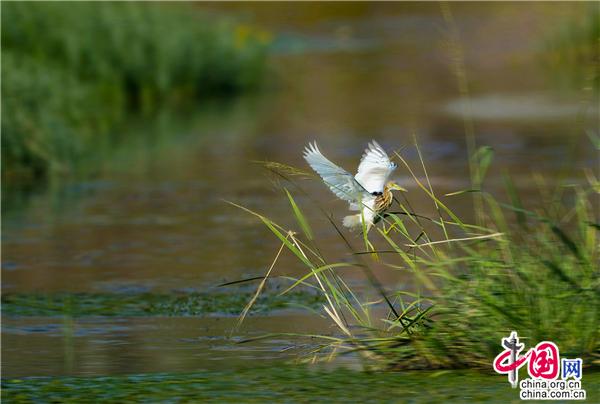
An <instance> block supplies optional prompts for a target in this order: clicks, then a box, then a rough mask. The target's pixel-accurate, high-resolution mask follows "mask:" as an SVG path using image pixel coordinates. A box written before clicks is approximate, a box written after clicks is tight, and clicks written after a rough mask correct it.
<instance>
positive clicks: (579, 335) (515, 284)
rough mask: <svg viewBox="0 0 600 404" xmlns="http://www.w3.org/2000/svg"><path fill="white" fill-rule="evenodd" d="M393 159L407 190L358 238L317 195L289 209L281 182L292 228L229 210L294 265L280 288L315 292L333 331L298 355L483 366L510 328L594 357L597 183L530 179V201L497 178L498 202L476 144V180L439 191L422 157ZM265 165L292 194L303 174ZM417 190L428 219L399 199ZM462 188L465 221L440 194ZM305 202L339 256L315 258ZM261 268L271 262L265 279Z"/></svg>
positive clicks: (484, 153) (599, 302)
mask: <svg viewBox="0 0 600 404" xmlns="http://www.w3.org/2000/svg"><path fill="white" fill-rule="evenodd" d="M414 147H416V149H417V154H418V155H419V156H421V152H420V150H419V149H418V146H416V145H415V146H414ZM395 157H396V159H397V160H398V165H399V166H400V168H401V169H402V170H404V171H406V172H409V173H410V174H411V175H412V181H413V184H412V187H410V185H409V186H407V185H408V184H403V185H404V186H405V187H407V188H409V189H410V190H411V191H409V192H408V193H406V194H403V196H402V199H401V200H396V204H395V205H394V206H393V207H392V210H393V212H391V213H389V214H388V215H387V217H386V218H385V220H383V223H382V224H381V225H379V226H378V227H377V228H374V229H372V230H371V232H370V233H369V234H368V235H366V234H364V233H363V234H362V236H357V235H352V234H348V233H346V231H345V230H342V229H341V228H340V227H339V225H338V224H337V221H336V219H335V218H332V217H330V216H329V214H327V213H325V210H324V209H323V208H322V207H321V206H320V205H319V204H318V203H316V202H313V204H312V205H310V206H301V205H300V204H299V203H298V202H296V200H295V199H294V197H293V196H292V193H291V192H290V191H288V190H287V189H286V190H285V198H287V199H288V201H289V203H290V212H291V213H290V215H291V216H293V218H294V219H295V221H296V223H297V226H296V227H295V228H289V227H285V226H282V225H279V224H277V223H275V222H274V221H272V220H271V219H269V218H268V217H266V216H264V215H262V214H261V213H258V212H254V211H250V210H248V209H246V208H243V207H241V208H243V209H245V210H246V211H248V212H249V213H251V214H253V215H254V216H256V217H257V218H258V219H259V220H261V221H262V222H263V223H264V224H265V225H266V226H267V228H268V229H269V230H270V232H271V233H273V235H274V236H275V237H277V238H278V239H279V240H280V241H281V243H282V248H284V249H285V250H287V251H288V252H289V253H291V254H292V255H294V256H296V257H297V259H298V260H299V262H301V263H302V265H304V266H305V267H306V269H307V273H306V275H305V276H303V277H301V278H299V279H298V280H297V281H296V282H295V283H293V284H292V285H291V286H290V288H289V290H294V288H295V287H297V286H299V285H304V286H306V285H310V286H311V287H313V288H314V289H315V290H318V291H319V292H320V293H321V294H322V295H323V298H324V299H325V300H326V303H325V304H324V305H323V308H322V309H323V314H324V315H326V316H328V317H329V318H330V319H331V321H332V325H333V326H335V327H336V328H337V332H336V333H335V334H333V335H329V334H328V335H322V336H320V337H318V338H320V339H321V343H320V344H318V345H317V346H315V347H314V349H312V350H311V351H310V352H309V354H308V357H309V358H310V359H311V360H317V359H324V358H325V359H328V358H331V357H333V356H336V355H338V354H345V353H351V352H359V353H360V354H361V356H362V357H365V358H367V359H368V361H367V362H366V363H367V364H368V365H369V366H376V367H383V368H388V369H389V368H393V369H436V368H483V369H488V370H489V369H490V367H491V363H492V360H493V358H494V357H495V356H496V355H497V354H498V352H499V349H500V341H501V338H502V337H506V336H507V335H508V334H509V333H510V332H511V331H512V330H515V331H517V332H518V334H519V335H520V336H521V337H522V338H524V341H526V344H527V346H528V347H529V346H531V345H535V344H536V343H537V342H539V341H543V340H549V341H554V342H556V343H557V344H558V346H559V347H560V349H561V355H564V356H566V357H581V358H582V359H583V363H584V364H585V365H586V366H590V365H594V366H598V365H600V329H599V327H598V324H599V320H600V268H599V265H598V262H599V259H600V247H599V238H598V235H599V234H598V233H599V230H600V224H599V222H598V218H597V214H598V212H597V206H598V205H597V203H598V195H599V191H600V183H599V182H598V179H596V178H595V177H594V176H593V175H592V174H591V172H586V175H587V180H583V181H574V180H573V181H570V182H561V183H560V184H558V185H556V187H550V185H547V186H544V185H542V184H543V182H544V181H543V177H541V176H537V177H536V180H537V182H538V184H540V197H539V200H538V202H537V203H536V204H532V203H531V202H529V204H528V205H526V204H524V202H522V201H521V199H520V197H519V194H518V192H517V191H516V187H515V185H514V184H513V183H512V181H511V180H510V177H508V176H506V178H505V180H506V191H507V197H506V198H505V200H501V199H499V198H496V197H495V196H493V195H491V194H489V193H488V192H485V187H484V186H483V185H482V184H484V183H483V180H484V177H485V173H486V171H487V169H488V167H489V165H490V163H491V160H492V152H491V150H490V149H489V148H482V149H480V150H479V151H478V152H476V153H475V154H474V158H473V165H474V166H476V167H477V173H478V179H479V181H478V182H477V183H478V184H480V186H479V187H478V188H477V189H469V190H465V191H459V192H455V193H452V194H447V195H445V196H440V195H438V194H437V193H436V192H435V190H434V189H433V188H432V187H431V185H430V181H429V176H428V172H427V170H426V166H425V164H424V161H423V159H422V158H421V159H420V161H419V162H418V164H417V166H416V167H414V166H411V165H410V164H409V163H408V162H407V161H406V160H405V159H403V158H402V156H400V155H399V154H396V156H395ZM267 167H268V168H269V169H270V170H272V171H276V172H277V173H278V175H279V176H280V177H283V178H285V179H286V180H287V181H288V185H287V186H286V187H289V189H290V190H295V192H296V193H298V194H304V191H303V190H302V189H301V187H300V186H299V182H298V181H297V179H298V178H303V177H306V176H308V174H306V173H303V172H302V171H300V170H298V169H295V168H292V167H287V166H284V165H281V164H273V163H268V164H267ZM417 193H424V195H425V197H426V198H427V199H428V200H429V201H430V211H433V212H436V213H435V214H434V215H431V214H428V213H426V212H427V210H426V209H427V207H425V206H423V205H422V204H420V205H419V206H418V208H417V209H414V207H413V205H411V203H410V200H411V199H413V198H415V197H416V194H417ZM304 196H305V194H304ZM472 196H474V197H475V198H476V201H475V202H476V203H474V204H473V206H474V207H475V210H476V211H477V212H475V214H474V217H475V218H476V220H475V224H469V223H468V222H467V221H465V220H462V219H461V218H459V217H458V216H457V215H456V214H455V213H454V212H453V211H452V210H451V209H450V208H448V204H449V203H448V201H450V200H451V199H452V198H471V197H472ZM304 199H306V198H304ZM462 202H463V203H469V201H468V200H467V201H462ZM308 209H313V210H314V209H317V210H320V211H322V212H323V217H322V220H329V221H330V222H331V225H332V226H333V227H334V231H335V232H336V233H337V234H338V236H339V239H338V242H339V243H340V245H341V247H339V248H336V251H341V250H343V249H346V251H347V252H348V253H347V254H345V255H342V256H337V257H336V259H335V260H334V261H333V262H332V261H331V260H327V259H326V255H329V254H326V252H325V251H323V249H322V248H320V246H319V240H318V239H317V238H316V237H315V235H314V233H313V232H312V230H311V226H310V223H309V221H308V219H307V217H306V216H305V214H304V213H303V211H304V210H308ZM357 240H360V242H359V243H358V244H357ZM376 265H377V266H379V267H381V266H383V267H384V268H379V269H380V270H385V269H387V270H389V271H399V272H402V273H404V274H405V276H410V278H411V279H413V280H414V284H415V287H414V288H411V289H410V290H402V289H399V290H394V289H393V287H392V285H381V284H380V282H379V281H378V280H377V277H376V276H375V272H374V269H373V267H374V266H376ZM275 268H276V267H275ZM351 270H356V271H362V272H364V274H365V275H366V277H365V278H366V279H367V280H369V282H370V288H367V289H369V290H365V289H362V288H361V289H360V290H358V289H356V288H354V289H353V288H351V287H350V286H348V285H349V283H348V282H347V275H345V274H347V273H348V271H351ZM273 274H276V269H275V270H274V271H273V272H272V273H268V274H267V276H272V275H273ZM373 293H377V294H378V296H379V297H378V300H376V299H375V300H374V299H373V298H372V296H373ZM369 297H370V298H369Z"/></svg>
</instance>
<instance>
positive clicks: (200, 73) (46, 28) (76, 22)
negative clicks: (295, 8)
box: [2, 2, 269, 182]
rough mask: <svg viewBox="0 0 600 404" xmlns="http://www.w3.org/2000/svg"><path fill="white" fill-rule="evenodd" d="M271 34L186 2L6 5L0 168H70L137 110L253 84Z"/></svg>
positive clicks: (18, 177) (14, 171)
mask: <svg viewBox="0 0 600 404" xmlns="http://www.w3.org/2000/svg"><path fill="white" fill-rule="evenodd" d="M268 43H269V35H268V34H267V33H265V32H263V31H260V30H258V29H256V28H253V27H251V26H247V25H242V24H238V23H236V22H235V21H231V20H226V19H224V18H223V17H221V16H210V15H207V14H206V13H203V12H201V11H200V10H197V9H195V7H194V6H193V5H190V4H143V3H135V2H124V3H114V2H107V3H94V2H91V3H85V2H83V3H75V4H73V3H63V2H7V3H6V4H4V5H3V7H2V59H3V66H2V99H3V102H2V117H3V119H2V173H3V178H4V179H5V180H7V179H8V180H12V179H14V180H15V182H16V181H24V180H26V179H31V178H39V177H44V176H48V175H49V174H52V173H68V172H69V171H70V170H71V169H72V167H73V165H74V160H75V159H85V158H86V157H88V156H89V155H91V154H93V150H94V149H95V148H96V147H97V145H98V144H99V143H100V144H102V143H105V142H115V141H118V139H119V137H120V136H123V135H122V134H119V133H118V125H119V124H120V123H122V122H123V121H124V119H125V118H126V116H127V115H128V114H131V113H145V114H150V113H152V112H153V111H154V110H156V109H157V108H158V107H159V106H160V105H163V104H171V105H173V104H175V105H177V104H178V103H183V102H191V101H197V100H205V99H207V98H208V97H215V96H230V95H233V94H239V93H241V92H248V91H252V90H253V89H255V88H257V87H258V86H260V84H261V81H262V78H263V74H264V72H265V69H266V56H267V49H268Z"/></svg>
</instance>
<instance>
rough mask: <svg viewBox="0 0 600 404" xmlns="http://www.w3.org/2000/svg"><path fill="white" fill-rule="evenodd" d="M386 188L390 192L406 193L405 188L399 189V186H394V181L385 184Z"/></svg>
mask: <svg viewBox="0 0 600 404" xmlns="http://www.w3.org/2000/svg"><path fill="white" fill-rule="evenodd" d="M386 188H387V189H389V190H390V191H402V192H407V191H406V188H404V187H401V186H400V185H398V184H396V183H395V182H394V181H389V182H388V183H387V184H386Z"/></svg>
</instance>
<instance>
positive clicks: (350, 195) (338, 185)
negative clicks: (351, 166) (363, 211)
mask: <svg viewBox="0 0 600 404" xmlns="http://www.w3.org/2000/svg"><path fill="white" fill-rule="evenodd" d="M304 159H305V160H306V161H307V162H308V164H309V165H310V166H311V167H312V169H313V170H315V171H316V172H317V174H319V176H321V178H322V179H323V181H324V182H325V184H327V186H328V187H329V189H331V191H332V192H333V193H334V194H335V195H336V196H337V197H338V198H340V199H342V200H344V201H347V202H349V203H350V208H351V209H353V208H354V209H356V210H358V204H359V203H361V201H362V200H363V199H365V198H369V197H370V195H369V194H367V192H365V190H364V189H363V188H362V187H361V185H360V184H359V183H357V182H356V180H355V179H354V177H353V176H352V174H350V173H349V172H348V171H346V170H344V169H343V168H341V167H339V166H337V165H336V164H334V163H332V162H331V161H330V160H328V159H327V158H326V157H325V156H323V154H322V153H321V151H320V150H319V148H318V146H317V143H316V142H314V143H309V145H308V146H307V147H306V148H305V149H304Z"/></svg>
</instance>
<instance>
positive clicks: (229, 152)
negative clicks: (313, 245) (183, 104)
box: [2, 3, 597, 376]
mask: <svg viewBox="0 0 600 404" xmlns="http://www.w3.org/2000/svg"><path fill="white" fill-rule="evenodd" d="M203 7H208V6H205V5H200V4H199V5H198V8H199V9H201V8H203ZM212 7H216V6H212ZM219 7H220V8H221V10H220V11H225V12H227V13H229V12H235V13H237V14H238V15H239V16H240V17H241V18H242V19H243V20H245V21H248V22H249V23H253V24H257V25H259V26H261V27H263V28H264V29H266V30H269V31H271V32H272V33H273V36H274V49H275V56H274V58H273V63H272V73H271V75H272V77H273V79H272V80H269V86H267V87H268V88H267V89H266V90H265V91H264V92H263V93H261V94H259V95H256V96H251V97H244V98H242V99H239V100H236V101H233V102H215V103H211V104H206V105H202V106H198V107H197V108H195V109H193V110H186V111H183V112H181V113H178V114H173V113H168V112H165V113H163V114H162V115H161V114H159V115H158V116H155V117H152V118H150V119H148V122H146V123H140V122H139V119H138V120H136V122H132V125H131V133H132V135H131V137H132V140H131V141H126V142H125V143H124V145H123V146H122V147H120V148H119V149H118V150H117V151H116V152H115V153H114V154H113V155H111V156H110V157H107V158H106V159H104V160H103V161H101V162H100V163H99V165H98V164H96V166H94V170H96V171H97V172H98V174H97V175H95V176H93V178H92V179H87V180H85V181H71V182H69V183H66V184H63V183H60V184H55V183H52V184H50V185H49V186H48V187H46V188H45V189H41V190H40V189H36V190H34V191H32V192H30V193H27V194H26V195H24V196H23V195H21V196H19V197H16V196H10V195H9V196H5V203H4V207H3V209H4V214H3V223H2V250H3V251H2V252H3V255H2V278H3V279H2V290H3V293H13V292H58V291H72V292H76V291H87V292H121V293H127V292H128V291H130V290H131V291H167V292H168V291H172V290H198V291H203V290H207V289H210V288H214V287H215V285H217V284H219V283H222V282H226V281H234V280H238V279H242V278H246V277H252V276H258V275H262V274H263V273H264V272H265V270H266V268H267V266H268V265H269V263H270V261H271V260H272V257H273V256H274V255H275V253H276V251H277V248H278V242H277V240H276V239H274V237H272V236H271V235H270V234H269V232H268V230H266V229H265V228H264V227H263V226H262V225H261V224H260V223H258V222H257V221H256V220H255V218H253V217H251V216H250V215H248V214H246V213H244V212H242V211H240V210H239V209H237V208H234V207H232V206H230V205H228V204H227V203H226V202H225V201H234V202H236V203H239V204H242V205H245V206H247V207H249V208H251V209H255V210H257V211H259V212H263V213H266V214H268V215H269V216H271V217H272V218H273V219H275V220H276V221H280V222H282V223H283V224H286V225H290V226H294V223H293V221H292V220H291V218H290V216H289V212H290V209H289V205H288V203H287V201H286V199H285V197H284V196H283V195H282V192H281V191H280V190H279V188H278V186H276V184H274V183H273V181H274V179H275V177H273V176H272V175H269V174H268V173H267V172H266V171H265V170H264V169H263V168H261V167H260V166H259V165H257V164H255V163H253V161H256V160H273V161H280V162H285V163H287V164H291V165H295V166H298V167H302V168H306V165H305V163H304V162H303V160H302V157H301V152H302V149H303V147H304V145H305V144H306V143H307V142H308V141H312V140H317V141H318V142H319V144H320V145H321V149H322V151H323V152H324V153H325V154H326V155H327V156H328V157H330V158H331V159H332V160H333V161H335V162H338V163H339V164H340V165H342V166H343V167H345V168H347V169H348V170H354V169H355V168H356V166H357V164H358V160H359V158H360V155H361V153H362V150H363V148H364V147H365V145H366V143H367V142H368V141H369V140H370V139H377V140H378V141H379V142H380V143H381V144H382V145H384V146H385V147H386V148H387V149H388V150H389V151H390V152H391V151H392V150H394V149H400V150H401V154H402V155H403V156H404V157H405V158H406V159H407V161H408V162H409V163H411V164H413V165H415V167H417V166H416V164H417V163H418V159H417V153H416V150H415V148H414V147H410V145H411V144H412V138H413V136H416V138H417V140H418V143H419V145H420V147H421V149H422V153H423V156H424V159H425V161H426V164H427V167H428V173H429V175H430V177H431V182H432V185H433V186H434V188H435V189H436V192H437V193H438V194H439V195H443V194H445V193H448V192H453V191H457V190H461V189H466V188H468V187H469V180H468V176H469V174H468V167H467V164H466V155H467V152H466V147H465V121H464V117H465V115H464V112H465V111H469V112H470V115H469V116H470V119H472V122H473V125H474V131H475V134H476V140H477V143H478V145H489V146H492V147H493V148H494V150H495V159H494V165H493V167H492V169H491V170H490V174H489V175H488V178H487V180H486V185H485V186H486V189H487V190H488V191H490V192H492V193H495V194H497V195H498V196H499V197H501V198H502V197H504V193H503V183H502V174H503V173H504V172H508V173H510V174H511V175H512V176H513V178H514V179H515V181H516V183H517V185H518V186H519V188H520V189H522V190H523V192H524V196H525V199H526V200H528V199H532V200H533V199H534V197H535V195H536V192H537V191H535V187H536V186H535V183H534V182H533V180H532V177H531V174H532V173H534V172H539V173H541V174H542V175H543V177H544V178H545V179H546V181H547V182H548V183H549V184H552V183H554V182H556V181H557V180H558V178H559V177H560V176H561V174H562V173H565V167H567V168H568V167H570V168H575V170H574V171H572V172H568V173H567V174H566V178H567V179H571V180H572V181H579V180H580V179H579V177H577V173H578V170H579V172H580V171H581V169H582V168H585V167H591V166H593V165H594V164H595V161H596V160H595V159H596V158H597V155H596V154H595V153H594V152H593V151H592V148H591V147H590V146H589V145H588V144H587V143H586V142H585V137H584V136H582V133H584V130H585V129H590V128H592V129H593V128H594V125H595V123H594V122H596V121H595V119H597V115H593V114H594V113H595V112H594V111H593V109H592V111H591V112H590V106H589V102H588V101H589V95H588V94H587V93H586V91H585V89H581V88H574V87H568V86H567V87H565V86H562V85H561V86H559V85H557V84H556V81H557V80H556V75H554V74H553V72H549V71H548V69H547V68H545V67H544V65H543V63H541V62H540V59H539V52H538V51H539V49H541V48H542V44H543V38H544V36H545V35H549V34H550V33H551V31H552V30H551V28H552V25H553V24H552V21H564V19H565V17H564V16H565V15H569V12H570V13H577V12H581V8H582V7H583V5H579V4H570V5H568V6H565V5H562V6H561V5H557V6H552V7H548V6H547V5H546V6H544V5H537V4H528V5H518V4H512V3H511V4H510V5H509V4H495V5H487V6H482V5H474V6H467V5H466V4H465V5H457V6H456V7H455V6H453V9H452V11H453V13H454V18H455V21H456V26H457V28H458V31H459V33H460V37H459V38H458V37H455V36H453V34H452V26H451V25H449V24H448V21H445V20H444V18H443V17H442V14H441V12H440V9H439V5H437V4H420V5H411V4H390V5H383V4H377V5H367V4H354V5H352V6H348V5H345V6H344V7H341V6H335V5H329V6H310V5H300V4H295V5H292V4H286V5H284V4H279V5H272V6H271V5H266V4H263V5H260V6H256V5H254V6H252V7H251V6H249V5H231V4H230V5H222V6H219ZM311 7H313V8H312V9H311ZM561 13H563V14H561ZM559 17H561V18H562V19H559ZM453 41H459V42H453ZM453 44H454V45H456V44H459V45H460V46H461V47H462V53H463V54H464V58H462V59H460V60H457V58H456V56H457V53H456V52H454V51H453V50H452V49H454V48H453V46H454V45H453ZM461 63H464V66H465V69H464V72H465V73H466V79H467V82H468V86H469V90H468V94H464V93H463V94H462V95H461V93H460V91H459V82H458V80H457V71H458V72H460V69H461V68H460V64H461ZM457 69H458V70H457ZM465 96H468V98H465ZM127 135H128V134H123V136H127ZM395 175H396V179H397V180H398V182H399V183H400V184H402V185H403V186H405V187H407V188H408V191H409V193H408V194H407V197H408V199H409V200H410V201H411V204H412V205H413V206H415V207H417V208H416V210H417V211H418V213H421V214H424V215H429V214H433V213H434V206H432V205H431V202H430V201H429V200H428V199H427V198H426V196H425V195H424V194H423V193H421V192H418V190H417V189H416V187H415V185H414V182H412V181H411V178H410V176H409V174H408V173H407V171H406V170H405V169H403V168H402V167H400V168H399V169H398V170H397V171H396V173H395ZM419 175H421V173H420V172H419ZM301 185H302V187H303V188H304V189H305V190H306V191H307V192H308V193H309V195H311V196H312V197H313V198H315V199H317V200H319V201H320V202H321V203H322V204H323V206H324V207H325V208H326V209H328V210H330V211H331V212H333V213H334V216H335V218H336V219H337V220H340V219H341V217H342V216H343V215H344V214H345V209H346V207H345V205H344V203H343V202H340V201H336V200H335V198H334V197H333V196H332V195H331V194H330V193H329V192H328V191H327V190H326V188H325V187H324V186H323V185H322V184H320V183H319V182H318V181H313V182H309V181H301ZM298 199H299V202H300V203H302V204H303V206H306V209H307V210H308V216H309V217H310V218H311V219H312V225H313V227H314V229H315V233H316V237H317V238H318V239H320V240H322V243H321V246H322V248H323V250H324V251H326V254H327V255H328V256H329V257H331V258H332V259H334V260H335V259H342V258H343V257H344V254H346V253H347V252H346V250H345V248H344V246H343V244H341V243H340V242H339V240H338V239H337V238H336V235H335V233H334V231H333V230H332V229H331V226H330V225H329V223H328V222H327V221H326V220H325V219H324V218H323V217H322V216H321V215H320V213H318V212H317V211H316V209H313V211H314V212H313V211H311V208H310V207H311V205H310V202H309V201H308V200H307V198H305V197H302V196H300V195H299V196H298ZM469 201H470V197H469V196H468V195H466V196H460V197H455V199H448V200H447V202H448V204H449V205H450V206H452V207H453V208H454V209H455V210H456V211H457V213H459V214H461V215H463V216H464V217H466V218H467V219H468V218H469V217H470V216H471V213H470V212H471V205H470V202H469ZM350 237H354V238H356V236H350ZM303 271H304V270H303V268H302V267H301V266H300V265H299V264H298V263H296V261H295V260H294V259H293V257H283V258H282V259H281V262H280V265H278V268H277V270H276V274H278V275H298V274H301V273H303ZM389 272H390V271H387V270H385V268H378V272H377V275H378V277H379V278H380V280H381V281H382V282H383V283H384V284H385V285H386V286H387V287H389V288H392V287H411V285H412V279H410V277H407V276H406V275H402V274H398V273H394V274H391V273H389ZM347 276H348V279H350V281H351V282H354V283H355V284H358V285H360V283H361V282H362V278H361V277H360V275H359V274H358V273H356V274H355V273H352V272H348V274H347ZM233 323H234V321H233V319H232V318H224V319H222V320H219V319H218V318H211V319H202V318H198V319H190V318H150V319H145V318H140V319H134V320H132V319H117V320H114V319H103V318H96V319H93V318H92V319H85V318H84V319H70V318H65V319H62V318H58V319H48V318H18V317H17V318H4V319H3V328H2V333H3V334H2V337H3V344H2V351H3V352H2V354H3V374H4V375H7V376H9V375H34V374H35V375H37V374H42V375H43V374H112V373H128V372H132V373H133V372H149V371H172V370H193V369H206V368H219V367H233V366H244V363H246V364H248V363H251V362H252V361H248V360H249V359H250V360H252V359H256V358H261V359H264V360H279V359H285V358H289V357H291V356H292V355H291V353H289V352H288V350H287V348H288V347H289V346H291V345H293V344H294V342H292V341H291V340H290V341H279V342H277V341H276V342H271V343H260V344H258V345H254V346H253V347H251V348H247V349H245V348H240V347H239V346H233V347H232V344H231V340H229V339H227V338H225V336H227V335H229V331H230V329H231V327H232V326H233ZM291 324H293V326H292V325H291ZM290 327H291V328H290ZM277 331H292V332H319V331H322V332H327V331H328V322H327V321H325V320H323V319H320V318H318V317H317V316H315V315H313V314H302V313H294V314H293V317H290V316H289V315H287V314H286V315H275V316H267V317H251V318H249V319H248V321H247V323H246V325H245V327H244V328H243V329H242V331H241V332H240V333H239V334H240V335H241V336H248V335H259V334H261V333H266V332H277ZM238 338H241V337H240V336H239V335H238ZM233 341H235V339H234V340H233ZM281 351H284V352H288V354H286V353H283V354H281V353H280V352H281ZM292 352H293V350H292Z"/></svg>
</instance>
